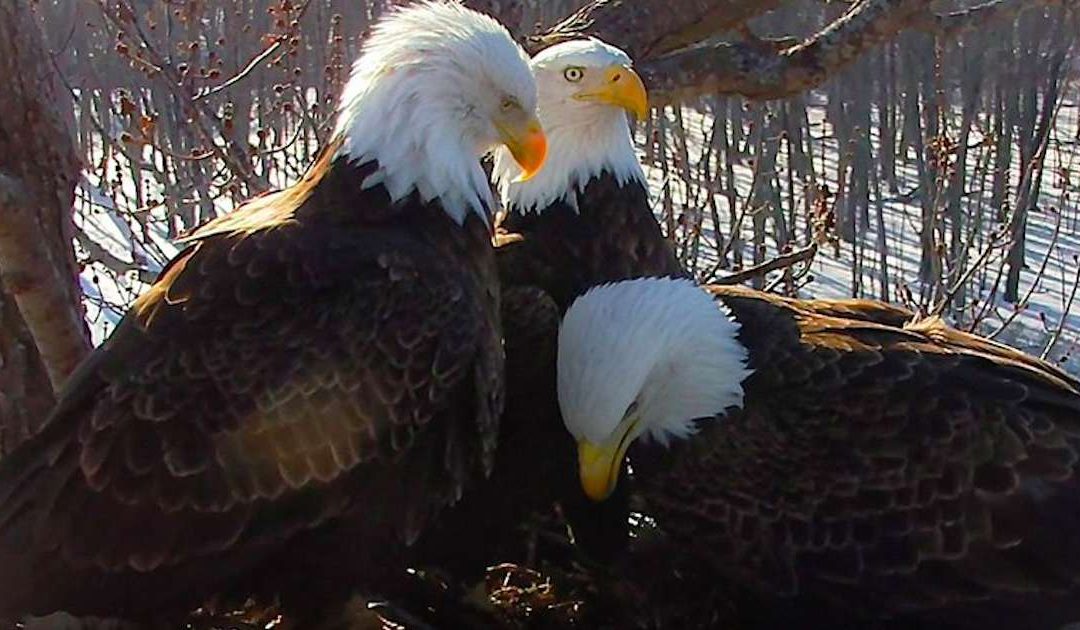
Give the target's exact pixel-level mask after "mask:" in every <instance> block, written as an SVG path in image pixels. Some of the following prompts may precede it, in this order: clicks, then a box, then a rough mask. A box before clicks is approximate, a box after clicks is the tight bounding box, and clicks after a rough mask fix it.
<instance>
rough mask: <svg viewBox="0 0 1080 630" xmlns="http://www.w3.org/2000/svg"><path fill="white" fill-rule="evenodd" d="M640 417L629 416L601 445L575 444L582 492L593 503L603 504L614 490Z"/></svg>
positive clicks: (589, 443)
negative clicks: (600, 502)
mask: <svg viewBox="0 0 1080 630" xmlns="http://www.w3.org/2000/svg"><path fill="white" fill-rule="evenodd" d="M639 422H640V417H638V416H636V415H629V416H627V417H626V418H624V419H623V421H622V422H621V423H620V424H619V426H618V428H616V429H615V431H614V432H613V433H612V434H611V437H610V438H608V440H607V441H605V442H604V443H602V444H594V443H592V442H590V441H588V440H584V439H583V440H579V441H578V474H579V475H580V476H581V489H582V490H584V491H585V496H587V497H589V498H590V499H592V500H593V501H603V500H604V499H606V498H608V497H609V496H610V495H611V493H612V492H613V491H614V490H615V484H616V483H618V481H619V471H620V470H622V462H623V458H624V457H626V449H628V448H630V444H631V442H633V441H634V439H636V438H637V436H638V431H637V428H638V423H639Z"/></svg>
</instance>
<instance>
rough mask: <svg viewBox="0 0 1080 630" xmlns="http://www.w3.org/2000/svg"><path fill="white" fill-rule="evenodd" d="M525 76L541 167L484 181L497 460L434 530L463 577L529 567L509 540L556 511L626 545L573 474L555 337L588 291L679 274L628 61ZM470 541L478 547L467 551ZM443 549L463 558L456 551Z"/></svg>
mask: <svg viewBox="0 0 1080 630" xmlns="http://www.w3.org/2000/svg"><path fill="white" fill-rule="evenodd" d="M531 66H532V70H533V73H534V75H535V77H536V82H537V89H538V98H539V107H538V114H539V116H540V120H541V122H542V123H543V125H544V129H545V131H546V132H547V137H548V142H549V150H548V159H547V162H546V164H545V165H544V168H543V170H541V171H540V172H539V173H537V174H536V176H535V177H532V178H530V179H528V180H525V181H522V178H521V175H522V169H521V167H520V165H518V164H517V162H516V161H515V160H514V158H513V154H512V153H511V152H510V151H507V150H503V149H499V150H497V151H496V153H495V162H494V168H493V176H494V178H495V180H496V183H497V185H498V187H499V189H500V193H501V196H502V200H503V205H504V208H505V213H506V214H505V216H504V217H503V219H502V222H501V223H500V226H499V233H498V235H497V240H498V247H497V249H496V261H497V265H498V270H499V278H500V280H501V283H502V289H503V293H502V295H503V308H502V318H503V325H504V334H505V340H506V354H507V359H506V360H507V398H506V400H507V402H506V410H505V412H504V414H503V420H502V423H501V426H500V446H499V449H498V452H497V454H496V462H495V469H494V472H493V473H492V475H491V478H490V480H489V482H488V483H487V484H485V487H484V488H483V489H481V490H478V491H476V492H473V493H472V494H471V495H470V496H469V497H467V498H466V500H465V501H464V502H463V503H462V504H461V505H460V506H458V507H457V508H455V510H454V512H453V513H451V514H448V515H447V518H446V519H444V520H443V521H442V522H440V523H439V528H440V529H442V530H443V531H442V532H440V533H438V534H436V535H434V536H433V537H432V539H431V540H432V544H430V545H429V546H428V551H429V553H428V554H427V555H426V559H427V560H431V561H435V562H438V563H440V564H442V565H444V566H449V567H452V569H453V570H454V571H455V572H457V573H458V574H461V572H462V571H468V570H475V569H477V568H482V567H484V566H486V565H487V564H490V563H492V562H497V561H506V560H509V559H516V560H519V561H522V560H524V558H523V557H522V556H523V554H524V550H523V549H522V548H521V545H519V544H518V543H520V541H521V536H520V533H519V532H518V526H519V525H520V523H521V522H522V521H523V520H524V519H525V518H526V517H527V516H528V515H529V514H530V512H534V511H535V512H541V513H543V512H545V511H550V510H551V507H552V503H553V502H555V501H556V500H558V501H559V502H560V503H561V504H562V508H563V512H564V514H565V515H567V516H569V517H571V522H572V523H573V524H574V533H575V535H576V537H577V540H578V541H579V542H583V543H585V546H586V547H587V548H591V549H592V550H593V551H602V549H600V548H599V547H609V546H615V547H617V546H618V541H619V540H620V539H623V540H624V539H625V536H626V518H625V510H624V509H620V508H618V507H616V506H615V505H614V504H613V503H612V504H606V505H603V506H595V505H590V502H589V501H588V500H587V499H586V498H585V497H584V495H583V494H582V493H581V490H580V488H579V487H578V484H577V477H576V474H574V472H573V462H574V458H575V456H576V455H575V452H576V451H575V445H574V443H573V441H572V440H570V439H569V438H568V436H567V435H566V432H565V430H564V429H563V426H562V421H561V419H560V418H559V411H558V402H557V399H556V391H555V346H556V338H557V333H558V323H559V319H560V318H561V316H562V313H563V311H564V310H565V309H566V307H567V306H569V304H570V301H571V300H572V299H573V298H574V297H575V296H576V295H578V294H580V293H581V292H583V291H585V290H586V289H588V288H589V287H591V286H593V285H595V284H597V283H601V282H608V281H613V280H620V279H624V278H633V277H637V276H641V275H657V274H660V275H663V274H672V273H673V274H681V273H682V271H681V268H680V266H679V263H678V261H677V260H676V258H675V255H674V252H673V250H672V248H671V247H670V246H669V244H668V242H667V241H666V240H665V239H664V237H663V235H662V234H661V232H660V227H659V225H658V224H657V222H656V220H655V219H654V218H653V216H652V212H651V210H650V208H649V204H648V191H647V189H646V186H645V177H644V174H643V172H642V169H641V166H640V164H639V163H638V159H637V156H636V154H635V150H634V144H633V138H632V136H631V128H630V126H629V125H628V119H627V114H628V113H632V114H635V115H637V116H638V117H641V116H644V114H645V112H646V103H647V96H646V92H645V88H644V86H643V85H642V83H641V79H640V78H639V77H638V75H637V74H636V73H635V72H634V70H633V68H632V64H631V61H630V59H629V57H627V56H626V54H625V53H623V52H622V51H621V50H619V49H617V48H614V47H613V46H609V45H607V44H605V43H603V42H601V41H599V40H596V39H588V40H577V41H571V42H567V43H563V44H559V45H556V46H553V47H550V48H547V49H545V50H543V51H541V52H540V53H538V54H537V55H536V56H534V57H533V59H532V62H531ZM470 539H471V540H478V541H482V542H480V543H479V544H469V543H463V542H462V541H465V540H470ZM446 540H454V541H457V542H458V543H459V544H457V545H453V546H452V549H451V547H448V546H447V545H446V544H445V541H446ZM500 543H504V544H500Z"/></svg>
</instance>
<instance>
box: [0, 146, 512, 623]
mask: <svg viewBox="0 0 1080 630" xmlns="http://www.w3.org/2000/svg"><path fill="white" fill-rule="evenodd" d="M329 154H330V152H329V151H328V152H327V153H326V155H329ZM374 168H375V165H374V164H373V163H367V164H361V165H356V164H348V163H346V162H345V160H344V159H341V160H338V161H335V162H330V161H328V160H327V159H325V157H324V159H322V160H320V161H319V162H317V163H316V165H315V166H314V168H313V171H312V172H311V173H309V175H308V176H307V177H306V178H305V179H304V181H303V182H302V183H301V184H300V185H299V190H291V189H290V190H289V191H285V192H282V193H278V194H276V195H268V196H265V197H262V198H260V200H257V201H255V202H252V203H251V204H248V205H246V206H244V207H242V208H240V209H238V210H237V211H236V212H235V213H234V214H233V215H230V216H229V217H228V218H227V220H226V219H222V220H220V221H217V222H215V223H211V224H209V225H208V226H206V227H205V228H204V229H202V230H200V231H199V232H198V233H196V234H195V235H194V236H193V238H192V243H191V245H189V246H188V248H187V249H186V250H184V251H183V252H182V253H181V254H180V255H179V256H177V258H176V259H174V260H173V261H172V263H170V265H169V266H168V267H167V268H166V269H165V271H164V272H163V273H162V275H161V278H160V280H159V281H158V282H157V283H156V284H155V285H154V286H153V287H152V288H151V289H150V290H149V291H148V292H147V293H146V294H145V295H144V296H143V297H142V298H140V299H139V301H138V302H137V303H136V304H135V306H134V307H133V309H132V312H131V313H130V314H129V315H128V316H127V317H126V318H125V319H124V320H123V321H122V323H121V324H120V326H119V327H118V329H117V331H116V332H115V333H114V334H113V335H112V336H111V337H110V338H109V340H108V341H107V342H106V343H105V344H104V345H103V346H102V347H100V348H99V349H98V350H96V351H95V353H94V354H93V355H92V356H91V357H90V358H89V359H88V360H87V361H86V363H85V364H84V365H83V366H82V367H81V368H80V370H79V371H78V372H77V373H76V374H75V376H73V377H72V379H71V381H70V383H69V385H68V386H67V387H66V388H65V390H64V391H63V392H62V394H61V400H60V403H59V406H58V408H57V410H56V412H55V413H54V414H53V415H52V417H51V418H50V419H49V422H48V424H47V426H46V428H45V429H44V431H43V432H42V433H41V434H40V435H38V436H37V437H36V438H35V439H33V440H32V441H30V442H29V443H28V444H26V445H25V446H24V447H23V448H22V449H20V450H19V451H17V452H16V453H15V454H13V455H12V456H11V458H9V459H7V460H5V461H4V462H3V464H2V466H0V583H2V584H4V585H5V588H4V592H3V594H2V595H0V604H2V605H0V611H3V612H4V613H12V612H17V613H24V612H35V613H41V612H50V611H52V610H57V609H63V610H68V611H72V612H77V613H102V614H114V615H120V616H130V617H143V616H146V615H148V614H151V613H156V612H159V611H161V610H167V609H181V610H182V609H183V607H184V606H189V605H191V604H193V603H198V597H199V596H201V595H207V594H209V593H211V592H213V591H214V590H215V589H216V588H217V587H219V586H220V585H222V584H225V583H229V582H232V581H234V580H238V579H240V577H241V576H242V575H243V574H244V573H246V572H248V571H249V570H254V569H255V568H256V567H257V568H258V569H259V571H261V572H269V573H275V572H277V573H279V574H284V573H286V568H288V567H291V566H293V564H292V563H293V561H294V558H304V560H303V562H304V566H309V565H311V564H317V555H312V556H311V557H306V558H305V556H307V555H310V554H308V551H309V549H315V548H319V549H323V548H326V550H327V551H330V552H331V553H332V554H334V555H333V556H332V557H333V562H332V563H330V564H328V565H326V566H324V567H321V569H322V573H325V574H331V575H335V574H336V572H338V571H341V572H342V575H349V574H353V573H359V574H361V575H362V574H364V572H365V571H370V572H374V571H375V570H376V569H378V568H380V567H381V566H382V565H383V564H384V562H383V561H384V560H385V558H386V557H387V553H388V552H387V553H384V551H383V548H385V549H393V548H394V547H395V546H398V547H400V546H401V545H402V544H404V543H407V542H410V541H412V540H413V539H415V538H416V537H417V535H418V534H419V532H420V531H421V530H422V529H423V528H424V526H425V525H426V524H427V523H428V522H429V521H430V520H431V518H432V516H433V515H434V514H435V513H436V512H437V511H438V510H439V509H440V508H441V507H442V506H445V505H447V504H449V503H452V502H454V501H455V500H457V499H458V498H459V497H460V495H461V493H462V491H463V489H464V487H465V485H466V484H467V483H468V481H469V480H470V479H476V478H480V477H481V476H482V475H483V474H484V473H485V472H486V471H487V470H488V469H489V468H490V465H491V459H492V457H493V452H494V446H495V433H496V426H497V421H498V414H499V412H500V410H501V392H502V386H501V379H502V361H503V359H502V350H501V347H500V334H499V318H498V291H497V289H498V286H497V278H496V275H495V266H494V258H493V252H492V249H491V247H490V245H489V235H488V228H487V226H486V225H485V224H484V222H483V221H482V220H481V219H480V217H477V216H471V217H469V218H468V219H467V220H466V222H465V225H464V227H463V228H462V227H461V226H458V225H457V224H456V223H454V221H453V219H451V218H450V217H448V216H447V215H446V214H445V213H444V212H443V211H442V210H441V209H440V208H439V207H438V205H437V203H431V204H423V203H421V202H420V201H419V200H418V199H417V198H416V196H415V195H414V196H412V197H410V198H408V199H407V200H405V201H404V202H399V203H398V204H394V205H393V206H392V207H393V211H392V212H390V211H389V209H390V208H391V204H390V200H389V197H388V195H387V193H386V191H385V190H384V189H383V188H381V187H380V186H374V187H371V188H368V189H366V190H361V189H360V187H359V186H358V182H361V181H363V179H364V177H365V175H366V173H367V172H369V171H372V170H373V169H374ZM326 530H330V531H329V532H327V531H326ZM324 537H325V539H324ZM309 545H310V546H309ZM303 579H307V580H310V581H311V583H310V584H307V585H305V587H304V590H310V591H312V592H317V591H318V589H319V588H321V587H319V586H315V585H316V584H318V583H319V579H318V574H316V575H312V574H308V575H306V576H304V578H303ZM287 582H288V580H287V579H283V580H282V581H281V584H280V585H279V587H280V588H286V586H285V585H286V584H287Z"/></svg>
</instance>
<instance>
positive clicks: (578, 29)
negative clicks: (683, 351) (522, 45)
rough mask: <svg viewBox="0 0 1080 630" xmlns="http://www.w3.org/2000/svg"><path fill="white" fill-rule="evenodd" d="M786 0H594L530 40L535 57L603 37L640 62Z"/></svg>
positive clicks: (767, 9)
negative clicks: (562, 44) (550, 49)
mask: <svg viewBox="0 0 1080 630" xmlns="http://www.w3.org/2000/svg"><path fill="white" fill-rule="evenodd" d="M784 2H785V0H682V1H681V2H679V3H678V7H677V9H676V8H674V7H673V6H672V2H671V0H593V1H592V2H590V3H588V4H587V5H585V6H584V7H582V8H581V9H580V10H579V11H577V12H575V13H574V14H572V15H570V16H569V17H567V18H566V19H564V20H563V21H561V22H559V23H558V24H556V25H555V26H554V27H552V28H551V29H549V30H548V31H546V32H544V33H540V34H539V35H534V36H532V37H529V38H528V39H527V42H526V45H527V47H528V48H529V50H530V52H531V53H535V52H537V51H539V50H542V49H544V48H547V47H548V46H551V45H554V44H558V43H559V42H563V41H566V40H569V39H577V38H579V37H584V36H593V37H598V38H600V39H602V40H604V41H606V42H610V43H612V44H615V45H617V46H619V47H620V48H622V49H623V50H625V51H626V52H627V53H628V54H629V55H630V56H631V57H632V58H633V59H635V60H637V61H638V62H641V61H644V60H647V59H651V58H654V57H657V56H659V55H662V54H664V53H667V52H670V51H672V50H677V49H679V48H682V47H684V46H689V45H690V44H693V43H695V42H698V41H701V40H702V39H706V38H708V37H712V36H714V35H716V34H718V33H723V32H725V31H728V30H731V29H733V28H735V27H736V26H738V25H740V24H743V23H745V22H746V21H747V20H749V19H750V18H753V17H756V16H758V15H762V14H764V13H767V12H769V11H771V10H773V9H775V8H776V7H778V6H780V5H781V4H783V3H784Z"/></svg>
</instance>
